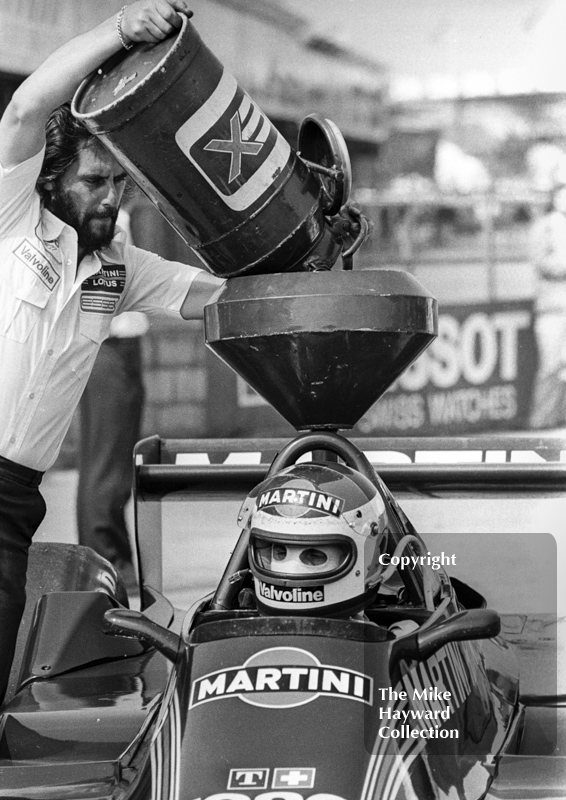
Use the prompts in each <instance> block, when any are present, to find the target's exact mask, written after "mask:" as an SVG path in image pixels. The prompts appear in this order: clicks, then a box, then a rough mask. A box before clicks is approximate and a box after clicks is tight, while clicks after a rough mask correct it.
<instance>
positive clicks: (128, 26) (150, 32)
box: [121, 0, 192, 44]
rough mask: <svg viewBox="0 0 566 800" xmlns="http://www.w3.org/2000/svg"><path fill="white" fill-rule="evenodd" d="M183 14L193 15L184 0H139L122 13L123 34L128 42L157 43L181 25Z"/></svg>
mask: <svg viewBox="0 0 566 800" xmlns="http://www.w3.org/2000/svg"><path fill="white" fill-rule="evenodd" d="M181 14H185V15H186V16H189V17H190V16H192V11H190V10H189V7H188V6H187V4H186V3H185V2H184V0H138V2H137V3H132V5H129V6H127V7H126V9H125V11H124V13H123V15H122V25H121V27H122V35H123V36H124V39H125V40H126V42H128V43H129V42H150V43H153V44H155V43H156V42H160V41H162V40H163V39H166V38H167V37H168V36H170V35H171V34H172V33H173V32H174V31H176V30H178V29H179V28H180V27H181V25H182V23H183V18H182V16H181Z"/></svg>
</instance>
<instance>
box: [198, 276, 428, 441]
mask: <svg viewBox="0 0 566 800" xmlns="http://www.w3.org/2000/svg"><path fill="white" fill-rule="evenodd" d="M436 324H437V309H436V300H434V299H433V298H432V297H430V296H429V295H427V293H426V291H425V289H424V288H423V287H422V286H421V284H420V283H419V282H418V281H417V280H416V279H415V278H413V277H412V276H411V275H408V274H407V273H404V272H397V271H392V270H359V271H355V270H354V271H348V270H343V271H328V272H311V273H294V274H288V273H276V274H272V275H258V276H254V277H239V278H233V279H231V280H229V281H227V282H226V284H225V286H224V287H223V288H222V290H221V292H220V294H219V296H218V298H217V299H216V301H215V302H214V303H211V304H209V305H208V306H207V307H206V308H205V332H206V341H207V344H208V346H209V347H210V348H211V349H212V350H213V351H214V352H215V353H216V355H218V356H219V357H220V358H221V359H222V360H223V361H224V362H226V363H227V364H228V365H229V366H230V367H232V369H234V370H235V371H236V372H237V373H238V374H239V375H241V377H242V378H244V380H245V381H247V383H248V384H249V385H250V386H252V387H253V388H254V389H255V390H256V391H257V392H258V393H259V394H260V395H262V397H264V398H265V400H267V402H268V403H270V404H271V405H272V406H273V407H274V408H275V409H277V411H279V413H280V414H282V415H283V417H285V419H286V420H287V421H288V422H290V423H291V424H292V425H293V426H294V427H295V428H297V430H313V429H336V430H337V429H341V428H351V427H353V426H354V425H355V424H356V422H357V421H358V420H359V419H360V417H361V416H362V415H363V414H364V413H365V412H366V411H367V410H368V409H369V408H370V406H371V405H372V404H373V403H374V402H375V401H376V400H377V399H378V398H379V397H380V396H381V395H382V394H383V392H385V390H386V389H387V388H388V387H389V386H390V385H391V384H392V383H393V381H394V380H395V378H397V376H398V375H400V374H401V373H402V372H403V370H404V369H406V367H407V366H408V365H409V364H410V363H411V362H412V361H413V360H414V359H415V358H416V357H417V356H418V355H419V353H421V352H422V351H423V350H424V349H425V348H426V347H427V346H428V344H429V343H430V342H431V341H432V339H433V338H434V337H435V335H436Z"/></svg>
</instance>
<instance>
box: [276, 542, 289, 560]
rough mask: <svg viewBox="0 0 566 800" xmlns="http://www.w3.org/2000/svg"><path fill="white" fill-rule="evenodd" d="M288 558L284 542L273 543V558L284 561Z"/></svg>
mask: <svg viewBox="0 0 566 800" xmlns="http://www.w3.org/2000/svg"><path fill="white" fill-rule="evenodd" d="M286 558H287V548H286V547H285V545H283V544H274V545H273V560H274V561H284V560H285V559H286Z"/></svg>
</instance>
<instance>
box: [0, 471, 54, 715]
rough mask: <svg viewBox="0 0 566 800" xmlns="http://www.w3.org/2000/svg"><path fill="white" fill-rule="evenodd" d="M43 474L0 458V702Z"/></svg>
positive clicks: (41, 509)
mask: <svg viewBox="0 0 566 800" xmlns="http://www.w3.org/2000/svg"><path fill="white" fill-rule="evenodd" d="M41 477H42V473H40V472H36V471H35V470H32V469H28V468H27V467H22V466H20V465H18V464H14V463H12V462H11V461H8V460H6V459H3V458H0V701H1V700H2V699H3V697H4V694H5V692H6V687H7V685H8V678H9V676H10V668H11V666H12V660H13V657H14V649H15V647H16V639H17V635H18V628H19V625H20V621H21V618H22V614H23V612H24V607H25V603H26V571H27V564H28V550H29V546H30V544H31V540H32V537H33V535H34V533H35V532H36V530H37V529H38V527H39V526H40V524H41V521H42V520H43V517H44V516H45V501H44V499H43V497H42V496H41V494H40V491H39V488H38V487H39V484H40V482H41Z"/></svg>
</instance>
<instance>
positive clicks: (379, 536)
mask: <svg viewBox="0 0 566 800" xmlns="http://www.w3.org/2000/svg"><path fill="white" fill-rule="evenodd" d="M240 522H241V524H242V526H243V527H244V529H247V530H248V532H249V545H248V556H249V565H250V570H251V573H252V576H253V580H254V585H255V592H256V601H257V605H258V609H259V611H260V612H262V613H267V614H292V615H297V614H298V615H313V614H322V615H324V616H341V617H346V616H350V615H352V614H354V613H356V612H357V611H359V610H361V609H362V608H364V607H365V606H367V605H368V604H369V603H370V602H371V601H372V600H373V598H374V596H375V594H376V592H377V589H378V586H379V576H380V573H381V572H382V570H383V569H384V567H383V566H382V565H381V564H380V563H379V556H380V554H381V553H382V552H384V550H385V544H386V536H387V533H388V528H387V515H386V511H385V504H384V502H383V498H382V497H381V495H380V494H379V492H378V491H377V489H376V487H375V486H374V485H373V484H372V483H371V481H369V480H368V479H367V478H366V477H364V476H363V475H361V474H360V473H359V472H357V471H356V470H354V469H352V468H350V467H348V466H344V465H342V464H338V463H333V462H331V463H328V464H320V463H317V464H315V463H312V464H308V463H303V464H294V465H293V466H290V467H287V468H285V469H283V470H281V472H279V473H277V474H276V475H274V476H272V477H269V478H267V479H266V480H265V481H263V483H261V484H260V485H259V486H258V487H256V489H255V490H254V492H252V494H251V495H250V496H249V497H248V498H247V500H246V501H245V502H244V504H243V506H242V509H241V512H240Z"/></svg>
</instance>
